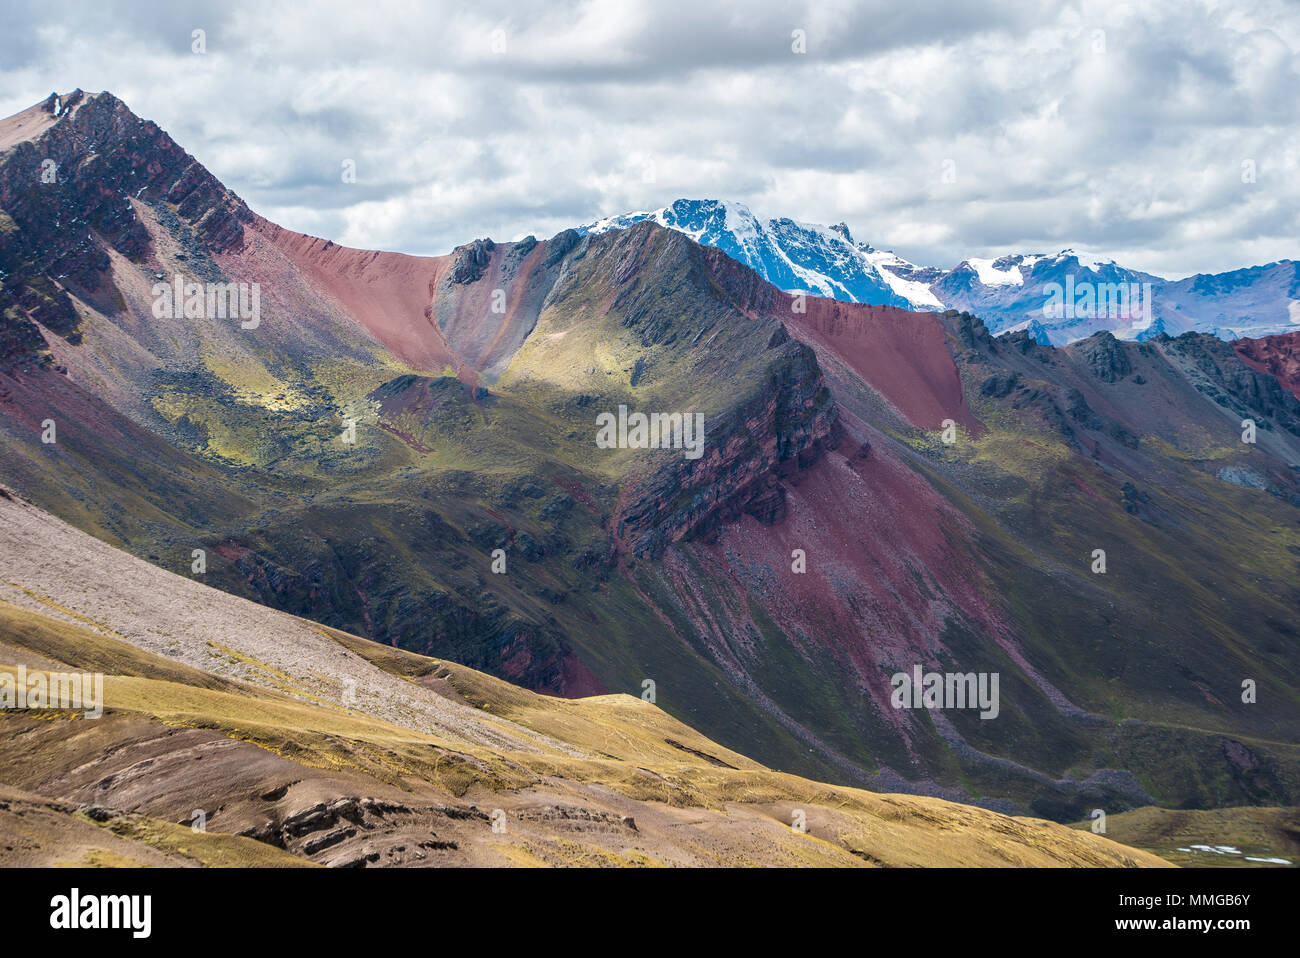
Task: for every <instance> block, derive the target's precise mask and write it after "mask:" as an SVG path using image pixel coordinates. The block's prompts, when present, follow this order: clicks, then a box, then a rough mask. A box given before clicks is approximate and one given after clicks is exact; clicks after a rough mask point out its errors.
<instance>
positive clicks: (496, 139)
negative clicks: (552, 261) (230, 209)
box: [0, 0, 1300, 276]
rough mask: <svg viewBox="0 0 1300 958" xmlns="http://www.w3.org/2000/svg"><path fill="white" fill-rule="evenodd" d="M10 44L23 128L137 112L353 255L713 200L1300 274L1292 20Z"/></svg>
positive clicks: (921, 21) (118, 37) (351, 19)
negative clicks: (91, 109)
mask: <svg viewBox="0 0 1300 958" xmlns="http://www.w3.org/2000/svg"><path fill="white" fill-rule="evenodd" d="M4 27H5V29H4V31H3V32H2V33H0V91H3V93H2V94H0V111H3V112H4V113H5V114H8V113H13V112H16V111H17V110H19V109H22V108H24V107H26V106H29V105H30V104H31V103H34V102H36V101H38V100H40V99H41V98H43V97H44V96H45V95H46V94H48V93H49V92H50V91H51V90H59V91H67V90H70V89H72V88H73V87H77V86H79V87H82V88H84V89H88V90H94V91H98V90H101V89H108V90H111V91H112V92H114V93H115V94H117V95H118V96H120V97H121V98H122V99H123V100H125V101H126V102H127V103H128V104H129V105H130V106H131V107H132V109H134V110H135V111H136V112H137V113H139V114H141V115H142V116H146V117H148V118H150V119H153V120H155V121H157V122H158V123H159V124H160V125H161V126H163V127H164V128H165V129H167V130H168V131H169V132H170V133H171V134H172V135H173V136H174V137H175V138H176V139H177V140H178V142H180V143H181V144H182V145H183V146H184V147H185V148H186V149H188V150H190V152H192V153H193V154H194V155H195V156H196V157H198V158H199V159H200V160H201V161H202V162H203V163H204V164H205V165H207V166H208V167H209V168H210V169H211V170H212V171H213V172H214V173H215V174H216V175H217V176H218V177H220V178H221V179H222V180H223V181H224V182H225V183H227V185H229V186H230V187H231V188H233V189H234V190H236V191H237V192H239V193H240V194H241V195H242V196H243V197H244V198H245V199H246V200H247V201H248V202H249V203H250V205H252V206H253V207H254V208H255V209H257V210H258V211H259V212H261V213H263V214H264V215H266V216H268V217H269V218H271V219H273V220H276V221H277V222H280V223H282V224H283V225H284V226H287V227H289V228H291V229H298V230H302V231H304V232H310V233H315V234H317V235H325V236H328V237H329V238H331V239H334V240H336V241H338V242H342V243H347V244H351V245H359V246H374V247H381V248H388V249H398V250H404V251H407V252H416V253H441V252H446V251H447V250H448V249H450V248H451V247H452V246H454V245H457V244H459V243H463V242H466V241H467V240H469V239H471V238H474V237H478V236H485V235H491V236H493V237H494V238H497V239H510V238H512V237H514V236H518V235H523V234H525V233H534V234H536V235H539V236H544V235H550V234H552V233H554V232H556V231H558V230H559V229H562V228H565V227H567V226H571V225H574V224H577V223H582V222H586V221H589V220H592V219H595V218H597V217H600V216H604V215H608V214H612V213H617V212H623V211H625V210H628V209H652V208H655V207H658V206H662V205H665V204H666V203H668V202H670V201H671V200H673V199H675V198H677V197H678V196H690V197H717V198H725V199H734V200H741V201H744V202H747V203H749V204H750V206H751V207H752V208H753V209H754V210H755V211H756V212H757V213H759V214H760V215H767V216H789V217H792V218H795V219H800V220H804V221H811V222H822V223H834V222H839V221H841V220H844V221H847V222H848V224H849V225H850V227H851V228H852V230H853V233H854V235H855V236H856V237H858V238H860V239H864V240H867V241H869V242H871V243H873V244H874V245H876V246H878V247H882V248H892V249H896V250H897V251H898V252H899V253H900V254H901V255H903V256H905V257H907V258H909V259H912V260H913V261H916V262H921V263H925V264H935V265H943V266H951V265H953V264H954V263H956V262H957V261H959V260H960V259H963V258H965V257H966V256H971V255H996V254H1000V253H1002V252H1008V251H1036V252H1045V251H1055V250H1058V249H1060V248H1062V247H1064V246H1074V247H1079V248H1084V249H1091V250H1095V251H1097V252H1100V253H1105V254H1107V255H1113V256H1116V257H1117V258H1120V259H1121V260H1123V261H1125V262H1127V263H1129V264H1131V265H1133V266H1136V267H1138V268H1143V269H1147V270H1150V271H1152V272H1157V273H1161V274H1163V275H1171V276H1179V275H1186V274H1188V273H1192V272H1197V271H1212V270H1213V271H1217V270H1222V269H1229V268H1234V267H1237V266H1242V265H1247V264H1251V263H1256V262H1267V261H1270V260H1275V259H1279V258H1283V257H1295V256H1296V255H1297V253H1298V252H1300V251H1298V250H1297V249H1296V236H1295V223H1296V221H1297V219H1300V217H1298V216H1297V213H1298V212H1300V123H1297V120H1300V101H1298V100H1297V97H1296V95H1295V91H1296V90H1297V89H1300V82H1297V81H1300V63H1298V61H1297V52H1298V51H1300V13H1297V11H1296V10H1295V9H1294V8H1293V7H1290V6H1288V4H1287V3H1286V2H1285V0H1257V2H1242V3H1236V4H1233V5H1231V6H1230V7H1229V6H1227V5H1221V4H1214V3H1209V2H1205V3H1203V4H1201V3H1195V4H1194V3H1185V2H1174V0H1138V2H1134V3H1130V4H1125V5H1117V4H1108V3H1100V2H1097V3H1093V2H1087V0H1079V2H1073V3H1067V4H1065V5H1063V6H1061V7H1059V8H1058V9H1057V10H1056V11H1054V12H1052V13H1051V14H1050V15H1047V14H1044V12H1043V10H1042V7H1041V6H1040V5H1037V4H1028V3H1026V4H1018V3H986V4H962V3H943V4H941V3H933V2H928V0H915V2H909V3H907V4H897V3H854V2H849V0H843V2H841V0H825V2H817V3H799V2H795V3H788V2H759V3H746V4H743V5H741V4H734V5H733V4H720V3H712V2H706V0H693V2H685V0H683V2H670V3H665V2H662V0H659V2H655V0H619V2H608V3H604V2H599V3H598V2H577V0H570V2H565V3H547V4H539V5H532V6H530V5H523V4H517V3H505V2H498V0H489V2H476V3H434V4H405V3H398V2H390V0H372V2H369V3H366V4H356V3H354V2H352V0H346V2H345V0H336V2H326V3H317V4H312V5H303V4H295V5H293V6H292V7H288V5H285V6H283V7H281V6H279V5H269V4H265V3H262V2H256V0H233V2H227V3H200V2H180V3H177V2H169V3H157V4H143V3H129V2H120V3H119V2H104V3H100V4H97V5H94V6H87V5H83V4H81V3H78V2H71V0H39V2H30V0H18V2H11V3H10V4H8V5H7V7H6V11H5V14H4ZM196 29H202V30H204V31H206V37H207V52H206V53H204V54H201V55H199V54H195V53H193V52H191V42H192V41H191V35H192V31H194V30H196ZM497 31H499V32H497ZM794 31H802V32H803V36H804V38H805V41H806V49H807V52H806V53H804V54H796V53H794V52H793V51H792V43H793V42H794V41H793V40H792V34H793V33H794ZM349 159H350V160H353V161H355V163H356V168H357V182H356V183H355V184H345V183H343V182H342V179H341V176H340V172H341V166H342V163H343V162H344V161H345V160H349ZM1252 164H1253V168H1254V171H1255V176H1254V180H1255V181H1254V182H1253V183H1252V182H1243V170H1245V169H1248V168H1249V167H1250V166H1251V165H1252ZM945 170H949V171H952V172H955V179H953V180H952V182H948V181H947V180H946V179H945V176H944V173H945ZM1245 178H1246V179H1249V177H1245ZM949 179H951V177H950V178H949Z"/></svg>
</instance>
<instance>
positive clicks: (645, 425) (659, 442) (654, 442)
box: [596, 405, 704, 459]
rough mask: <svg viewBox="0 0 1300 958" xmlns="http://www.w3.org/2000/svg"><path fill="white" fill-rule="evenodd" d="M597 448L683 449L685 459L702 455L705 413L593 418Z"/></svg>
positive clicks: (624, 413)
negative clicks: (594, 419) (594, 420)
mask: <svg viewBox="0 0 1300 958" xmlns="http://www.w3.org/2000/svg"><path fill="white" fill-rule="evenodd" d="M596 448H597V449H683V450H685V456H686V458H687V459H699V458H700V456H702V455H704V413H702V412H697V413H689V412H688V413H681V412H671V413H668V412H652V413H649V414H647V413H643V412H634V413H629V412H628V411H627V406H622V405H620V406H619V407H618V415H617V416H615V415H614V414H613V413H612V412H603V413H600V414H599V415H598V416H596Z"/></svg>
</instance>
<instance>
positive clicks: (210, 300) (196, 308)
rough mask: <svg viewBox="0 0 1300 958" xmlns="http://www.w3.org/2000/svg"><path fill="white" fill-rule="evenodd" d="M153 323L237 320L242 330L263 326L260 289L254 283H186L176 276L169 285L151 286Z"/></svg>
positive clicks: (179, 276)
mask: <svg viewBox="0 0 1300 958" xmlns="http://www.w3.org/2000/svg"><path fill="white" fill-rule="evenodd" d="M149 292H150V293H151V294H152V296H153V315H154V318H155V319H238V320H240V323H239V326H240V328H241V329H257V327H258V326H260V325H261V324H262V288H261V287H260V286H259V285H258V284H257V283H198V282H187V281H186V278H185V277H184V276H182V275H181V274H180V273H177V274H176V275H175V276H174V277H173V278H172V281H171V282H170V283H154V285H153V288H152V289H151V290H150V291H149Z"/></svg>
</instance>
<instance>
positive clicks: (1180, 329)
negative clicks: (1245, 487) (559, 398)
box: [582, 199, 1300, 346]
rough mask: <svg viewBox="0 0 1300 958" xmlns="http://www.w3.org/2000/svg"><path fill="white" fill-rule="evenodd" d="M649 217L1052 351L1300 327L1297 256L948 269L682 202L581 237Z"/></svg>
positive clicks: (771, 272) (735, 211)
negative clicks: (1172, 275)
mask: <svg viewBox="0 0 1300 958" xmlns="http://www.w3.org/2000/svg"><path fill="white" fill-rule="evenodd" d="M647 221H649V222H654V223H658V224H659V225H660V226H665V227H667V228H669V229H674V230H677V231H679V232H682V233H685V234H686V235H687V236H690V237H691V238H692V239H694V240H695V241H696V242H698V243H703V244H705V245H708V246H715V247H717V248H718V249H721V250H722V251H724V252H725V253H727V254H728V255H729V256H732V257H734V258H735V259H737V260H738V261H740V262H742V263H744V264H745V265H746V266H748V267H750V268H751V269H753V270H754V271H755V272H756V273H758V274H759V275H760V276H762V277H763V278H764V279H766V280H767V281H768V282H769V283H772V284H773V285H774V286H777V287H779V288H780V289H783V290H786V291H787V292H792V293H800V292H802V293H806V294H809V295H815V296H827V297H831V298H833V299H839V300H844V301H846V302H850V303H867V304H871V305H884V306H898V307H901V308H903V309H911V310H920V311H931V310H937V311H943V310H945V309H957V310H962V311H965V312H970V313H973V314H975V315H977V316H979V317H980V318H981V319H982V320H983V321H984V324H985V326H986V327H987V328H988V329H989V331H990V332H992V333H994V334H1001V333H1005V332H1019V331H1021V330H1025V331H1027V332H1029V333H1030V335H1031V336H1033V337H1034V340H1035V341H1036V342H1038V343H1039V344H1041V345H1044V346H1052V345H1055V346H1063V345H1066V344H1067V343H1071V342H1074V341H1076V340H1079V339H1084V338H1086V337H1087V336H1091V335H1092V334H1093V333H1096V332H1099V331H1101V330H1107V331H1110V332H1111V333H1113V334H1114V335H1115V336H1116V337H1117V338H1120V339H1136V340H1139V341H1142V340H1147V339H1150V338H1152V337H1153V336H1158V335H1159V334H1161V333H1167V334H1169V335H1171V336H1177V335H1179V334H1180V333H1184V332H1203V333H1210V334H1211V335H1214V336H1219V337H1221V338H1223V339H1239V338H1242V337H1260V336H1270V335H1275V334H1280V333H1286V332H1293V331H1295V330H1297V329H1300V272H1298V271H1297V264H1296V262H1295V261H1293V260H1281V261H1279V262H1277V263H1270V264H1268V265H1266V266H1254V267H1250V268H1247V269H1238V270H1232V271H1230V272H1225V273H1215V274H1197V275H1195V276H1189V277H1187V278H1185V279H1179V280H1167V279H1163V278H1161V277H1159V276H1155V275H1153V274H1151V273H1145V272H1142V271H1140V270H1134V269H1130V268H1127V267H1125V266H1121V265H1120V264H1118V263H1116V262H1115V261H1114V260H1113V259H1107V258H1104V257H1099V256H1096V255H1090V254H1087V253H1081V252H1076V251H1075V250H1072V249H1066V250H1061V251H1060V252H1058V253H1055V254H1043V253H1034V254H1022V253H1011V254H1007V255H1004V256H1000V257H997V258H995V259H981V258H978V257H971V258H969V259H966V260H963V261H962V262H960V263H958V264H957V266H955V267H954V268H952V269H947V270H945V269H940V268H938V267H933V266H916V265H914V264H912V263H909V262H907V261H906V260H904V259H902V258H901V257H899V256H896V255H895V254H894V253H889V252H884V251H881V250H878V249H875V248H874V247H872V246H871V245H870V244H868V243H862V242H858V241H857V240H855V239H854V238H853V236H852V234H851V233H850V232H849V228H848V226H847V225H845V224H844V223H839V224H837V225H835V226H829V227H827V226H816V225H812V224H808V223H800V222H796V221H795V220H791V219H785V218H783V219H769V220H760V219H759V218H758V217H756V216H755V215H754V214H753V213H752V212H750V210H749V208H748V207H747V206H745V205H744V204H743V203H728V202H721V201H718V200H687V199H680V200H677V201H675V202H674V203H672V204H670V205H669V206H666V207H663V208H662V209H658V210H654V211H651V212H642V213H625V214H622V215H620V216H611V217H608V218H606V219H602V220H598V221H596V222H594V223H590V224H588V225H586V226H584V227H583V228H582V231H583V232H592V233H601V232H605V231H607V230H611V229H626V228H627V227H629V226H633V225H635V224H637V223H644V222H647ZM1076 290H1077V291H1078V293H1077V295H1069V294H1070V293H1074V292H1075V291H1076ZM1108 290H1117V291H1120V292H1121V294H1122V296H1123V300H1122V301H1119V300H1120V297H1119V296H1114V295H1113V296H1111V299H1113V300H1116V303H1115V305H1114V306H1113V307H1112V306H1111V303H1110V302H1109V301H1107V300H1106V297H1105V294H1106V292H1107V291H1108ZM1134 290H1136V292H1135V293H1134V295H1132V296H1131V297H1130V296H1129V293H1130V291H1134ZM1099 295H1100V298H1101V300H1102V302H1100V303H1099V302H1098V298H1099ZM1067 299H1068V305H1067V303H1066V302H1065V300H1067Z"/></svg>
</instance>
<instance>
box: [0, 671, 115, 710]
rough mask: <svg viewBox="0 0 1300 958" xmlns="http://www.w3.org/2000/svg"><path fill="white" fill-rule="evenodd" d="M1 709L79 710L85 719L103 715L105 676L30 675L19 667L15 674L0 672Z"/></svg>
mask: <svg viewBox="0 0 1300 958" xmlns="http://www.w3.org/2000/svg"><path fill="white" fill-rule="evenodd" d="M0 708H5V709H82V710H84V712H85V716H86V718H95V719H97V718H99V717H100V716H102V715H103V714H104V673H102V672H33V673H31V674H30V675H29V674H28V673H27V666H25V665H20V666H18V670H17V673H16V674H15V675H11V674H10V673H8V672H0Z"/></svg>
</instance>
